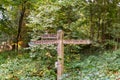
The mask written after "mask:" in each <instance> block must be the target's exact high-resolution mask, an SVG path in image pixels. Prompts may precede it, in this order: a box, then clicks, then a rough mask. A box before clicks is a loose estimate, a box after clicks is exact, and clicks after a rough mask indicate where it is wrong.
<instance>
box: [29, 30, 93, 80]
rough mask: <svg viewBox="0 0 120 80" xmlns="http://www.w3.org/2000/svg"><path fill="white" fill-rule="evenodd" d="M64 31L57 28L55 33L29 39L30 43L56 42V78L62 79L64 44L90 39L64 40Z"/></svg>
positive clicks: (87, 41) (80, 42) (87, 42)
mask: <svg viewBox="0 0 120 80" xmlns="http://www.w3.org/2000/svg"><path fill="white" fill-rule="evenodd" d="M63 37H64V33H63V31H62V30H58V31H57V34H44V35H42V36H41V39H42V40H38V41H31V42H30V44H32V45H40V44H57V53H58V56H57V59H58V61H57V80H62V74H63V72H64V44H90V43H91V41H90V40H64V39H63Z"/></svg>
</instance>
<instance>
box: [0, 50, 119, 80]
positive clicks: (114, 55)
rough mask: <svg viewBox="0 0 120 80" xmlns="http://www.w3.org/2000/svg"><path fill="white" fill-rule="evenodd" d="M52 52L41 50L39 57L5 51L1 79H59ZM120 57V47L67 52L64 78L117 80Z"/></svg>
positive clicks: (71, 79) (75, 79)
mask: <svg viewBox="0 0 120 80" xmlns="http://www.w3.org/2000/svg"><path fill="white" fill-rule="evenodd" d="M39 50H40V49H39ZM49 51H50V52H48V51H47V50H42V51H40V52H39V51H37V52H36V53H38V52H39V56H38V55H37V56H34V55H33V56H32V55H31V54H28V53H24V54H16V53H14V52H4V54H1V55H0V61H1V62H0V64H1V65H0V79H1V80H6V79H8V80H28V79H29V80H47V79H49V80H55V79H56V69H55V67H54V62H55V61H56V57H55V56H56V53H55V51H54V50H49ZM13 54H14V55H13ZM119 57H120V50H117V51H113V52H104V53H96V54H92V55H90V54H87V53H84V54H83V53H79V54H76V53H69V52H68V53H67V52H66V54H65V72H64V74H63V80H86V79H87V80H97V79H100V80H116V79H118V78H120V63H119V62H120V58H119Z"/></svg>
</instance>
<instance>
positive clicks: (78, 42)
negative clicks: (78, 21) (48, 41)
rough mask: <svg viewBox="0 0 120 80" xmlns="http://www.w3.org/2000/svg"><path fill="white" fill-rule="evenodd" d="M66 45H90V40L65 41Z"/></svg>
mask: <svg viewBox="0 0 120 80" xmlns="http://www.w3.org/2000/svg"><path fill="white" fill-rule="evenodd" d="M63 43H64V44H90V43H91V41H90V40H64V41H63Z"/></svg>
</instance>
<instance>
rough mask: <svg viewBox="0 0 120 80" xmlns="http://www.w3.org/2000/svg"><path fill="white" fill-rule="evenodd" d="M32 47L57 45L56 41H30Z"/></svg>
mask: <svg viewBox="0 0 120 80" xmlns="http://www.w3.org/2000/svg"><path fill="white" fill-rule="evenodd" d="M30 43H31V44H33V45H40V44H57V43H58V41H57V40H39V41H31V42H30Z"/></svg>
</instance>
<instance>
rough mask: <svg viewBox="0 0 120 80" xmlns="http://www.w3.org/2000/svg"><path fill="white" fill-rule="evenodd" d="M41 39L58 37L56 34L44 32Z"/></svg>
mask: <svg viewBox="0 0 120 80" xmlns="http://www.w3.org/2000/svg"><path fill="white" fill-rule="evenodd" d="M41 39H57V35H56V34H43V35H41Z"/></svg>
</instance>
